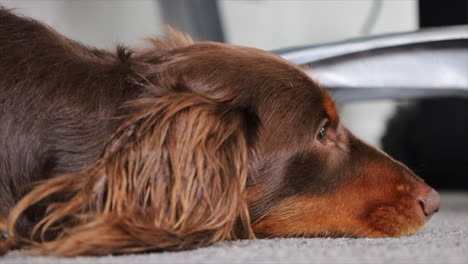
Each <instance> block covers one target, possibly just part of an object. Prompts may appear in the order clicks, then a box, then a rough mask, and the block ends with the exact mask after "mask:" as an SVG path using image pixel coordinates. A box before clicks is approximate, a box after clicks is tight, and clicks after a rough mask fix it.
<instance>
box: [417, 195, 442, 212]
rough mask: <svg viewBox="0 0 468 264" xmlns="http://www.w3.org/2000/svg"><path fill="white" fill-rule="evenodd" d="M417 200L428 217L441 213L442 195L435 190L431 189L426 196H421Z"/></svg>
mask: <svg viewBox="0 0 468 264" xmlns="http://www.w3.org/2000/svg"><path fill="white" fill-rule="evenodd" d="M417 200H418V201H419V204H420V205H421V207H422V209H423V211H424V214H425V215H426V216H431V215H433V214H434V213H436V212H437V211H439V205H440V195H439V194H438V193H437V192H436V191H435V190H434V189H432V188H430V189H429V191H427V192H426V193H425V194H424V195H420V196H419V197H418V198H417Z"/></svg>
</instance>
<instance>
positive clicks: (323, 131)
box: [317, 125, 327, 140]
mask: <svg viewBox="0 0 468 264" xmlns="http://www.w3.org/2000/svg"><path fill="white" fill-rule="evenodd" d="M326 136H327V126H326V125H325V126H323V127H322V128H320V130H319V132H318V134H317V138H318V139H320V140H323V139H325V137H326Z"/></svg>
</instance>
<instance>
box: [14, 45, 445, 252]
mask: <svg viewBox="0 0 468 264" xmlns="http://www.w3.org/2000/svg"><path fill="white" fill-rule="evenodd" d="M155 45H156V47H157V48H155V49H153V50H150V51H146V52H141V53H139V54H137V55H136V56H135V57H134V58H125V60H126V63H131V64H132V67H133V68H134V69H135V72H136V73H137V74H135V75H134V76H133V81H134V82H135V83H136V84H138V85H141V86H144V88H143V89H144V90H145V91H144V92H143V93H142V96H141V98H138V99H136V100H134V101H131V102H129V103H128V104H127V108H128V109H130V110H129V111H128V113H129V114H128V117H127V119H126V121H125V122H123V124H122V126H121V127H120V128H119V130H118V131H117V132H116V133H115V134H114V136H113V138H112V139H111V140H110V142H109V144H108V146H107V148H106V150H105V152H104V154H103V156H102V157H101V158H100V159H99V160H98V161H96V162H95V163H93V164H91V165H90V166H89V167H88V168H87V169H85V170H84V171H82V172H80V173H77V174H71V175H66V176H62V177H58V178H55V179H52V180H49V181H47V182H45V183H43V184H42V185H39V186H38V187H37V188H36V189H35V190H33V192H31V193H30V194H29V195H28V196H26V198H24V199H23V200H22V201H21V202H20V203H19V205H18V207H17V209H16V210H15V211H14V212H13V214H12V216H11V219H12V222H13V223H14V222H15V219H17V217H18V216H19V215H20V214H21V212H22V211H23V210H24V209H25V208H27V207H28V206H30V205H31V204H34V203H37V202H38V201H40V200H42V199H44V198H45V197H48V196H51V195H57V194H63V193H66V195H65V196H64V197H65V198H62V199H61V200H62V202H61V203H56V204H53V205H52V206H51V207H50V209H49V211H48V213H47V215H46V216H45V218H44V219H43V220H42V221H41V222H39V223H38V225H37V226H36V230H40V231H43V233H47V232H48V231H49V230H55V231H54V232H57V231H56V230H62V232H59V235H58V236H57V235H54V236H53V238H52V239H51V240H49V241H48V242H46V243H43V245H45V246H44V247H43V249H45V250H46V251H49V252H51V253H54V254H59V255H76V254H103V253H109V252H128V251H135V250H147V249H181V248H189V247H194V246H198V245H205V244H208V243H211V242H213V241H218V240H222V239H231V238H234V237H236V234H239V233H243V234H244V235H245V234H247V236H248V235H249V234H250V236H252V234H253V233H255V234H257V235H259V236H268V237H277V236H281V237H291V236H307V237H314V236H353V237H389V236H402V235H407V234H411V233H414V232H416V231H418V230H419V229H420V228H421V227H422V226H423V225H424V224H425V223H426V221H427V220H428V219H429V218H430V216H431V215H432V214H433V213H434V212H435V211H436V209H437V208H438V204H439V197H438V195H437V193H436V192H435V191H434V190H433V189H431V188H430V187H429V186H427V185H426V184H425V183H424V182H423V180H421V179H420V178H418V177H417V176H416V175H414V174H413V173H412V172H411V171H410V170H409V169H408V168H407V167H406V166H404V165H403V164H401V163H399V162H397V161H395V160H393V159H392V158H390V157H389V156H388V155H386V154H385V153H383V152H382V151H380V150H378V149H376V148H374V147H371V146H369V145H367V144H366V143H364V142H362V141H361V140H360V139H358V138H356V137H355V136H353V135H352V134H351V133H350V132H349V131H348V130H347V129H346V128H345V127H344V126H343V124H342V123H341V121H340V118H339V115H338V110H337V108H336V106H335V103H334V102H333V100H332V98H331V97H330V95H329V94H328V93H327V91H326V90H325V89H324V88H323V87H320V85H319V84H317V83H316V82H314V81H313V80H312V79H311V78H310V76H309V75H308V74H307V73H306V72H305V71H304V70H303V69H301V68H299V67H298V66H296V65H293V64H291V63H289V62H287V61H285V60H283V59H282V58H280V57H278V56H276V55H274V54H271V53H268V52H265V51H261V50H257V49H253V48H245V47H239V46H232V45H226V44H219V43H209V42H201V43H194V44H193V43H190V42H188V41H186V40H183V39H182V40H181V38H174V37H173V38H171V39H169V40H164V41H155ZM124 57H125V56H124ZM64 199H65V200H67V202H65V203H64V202H63V200H64ZM90 236H93V239H92V241H89V240H87V238H89V237H90ZM46 240H47V239H46ZM86 243H87V245H88V246H83V245H84V244H86ZM77 244H80V245H81V246H80V248H79V249H76V245H77ZM73 246H75V248H74V249H72V248H73Z"/></svg>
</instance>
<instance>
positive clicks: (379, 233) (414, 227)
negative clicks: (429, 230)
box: [355, 201, 430, 238]
mask: <svg viewBox="0 0 468 264" xmlns="http://www.w3.org/2000/svg"><path fill="white" fill-rule="evenodd" d="M429 219H430V216H429V217H427V216H425V215H424V212H423V211H422V209H421V208H420V206H419V205H417V204H415V203H414V202H412V201H400V202H399V203H396V204H387V205H378V206H376V207H375V208H373V209H372V210H371V211H370V212H369V214H368V215H367V222H368V226H369V230H367V231H366V230H363V232H356V233H355V235H356V236H357V237H372V238H379V237H401V236H408V235H411V234H414V233H416V232H418V231H419V230H421V229H422V228H423V227H424V225H425V224H426V223H427V222H428V220H429Z"/></svg>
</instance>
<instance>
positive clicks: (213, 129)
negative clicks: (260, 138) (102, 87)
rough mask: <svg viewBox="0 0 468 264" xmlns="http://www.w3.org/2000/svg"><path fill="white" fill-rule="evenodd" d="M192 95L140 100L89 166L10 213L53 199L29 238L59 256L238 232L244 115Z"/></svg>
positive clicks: (166, 246) (243, 209)
mask: <svg viewBox="0 0 468 264" xmlns="http://www.w3.org/2000/svg"><path fill="white" fill-rule="evenodd" d="M219 104H220V103H216V102H214V101H212V100H210V99H207V98H204V97H202V96H199V95H195V94H193V93H172V94H168V95H165V96H162V97H158V98H156V97H154V96H145V97H143V98H141V99H138V100H135V101H133V102H131V103H130V107H131V108H133V109H134V110H135V111H134V113H136V114H133V115H132V116H131V117H130V118H127V121H126V122H124V123H123V125H122V126H121V127H120V128H119V129H118V130H117V132H116V133H115V134H114V136H113V138H112V139H111V141H110V142H109V144H108V146H107V147H106V149H105V152H104V154H103V155H102V157H101V158H100V159H98V160H97V161H95V162H94V163H93V164H91V165H90V166H89V167H88V168H86V169H85V170H83V171H81V172H79V173H76V174H69V175H64V176H60V177H56V178H52V179H49V180H46V181H44V182H42V183H41V184H39V185H38V186H37V187H36V188H35V189H33V191H32V192H30V193H29V194H28V195H27V196H25V197H24V198H23V199H22V200H21V201H20V202H19V203H18V204H17V206H16V208H15V209H14V210H13V211H12V213H11V214H10V219H9V223H10V225H9V232H10V234H13V235H14V236H15V237H16V238H17V239H18V240H23V241H24V239H25V238H21V237H20V235H19V234H16V235H15V223H16V222H17V220H18V218H19V217H20V216H21V215H22V214H23V213H24V212H25V210H27V208H29V207H31V206H32V205H34V204H37V203H39V202H40V201H42V200H44V199H50V198H51V197H60V200H59V201H60V202H55V203H53V204H51V205H50V206H49V207H48V209H47V212H46V214H45V216H44V218H43V219H42V220H41V221H40V222H38V223H37V224H36V226H35V227H34V229H33V234H32V235H31V239H30V240H29V239H28V242H29V243H31V244H32V246H33V247H35V248H39V249H40V250H41V253H43V254H48V255H58V256H76V255H103V254H109V253H124V252H137V251H146V250H179V249H188V248H194V247H199V246H204V245H208V244H211V243H213V242H215V241H220V240H225V239H234V238H236V234H235V226H237V224H238V223H239V220H240V223H242V224H243V227H244V230H245V232H246V234H247V235H248V236H250V237H253V233H252V231H251V228H250V218H249V214H248V209H247V205H246V201H245V200H246V199H245V198H246V197H244V195H245V192H244V191H245V185H246V178H247V154H248V150H247V142H246V135H245V134H246V128H245V120H244V117H243V114H242V113H241V112H240V111H235V110H232V111H229V112H222V111H220V109H221V108H220V107H219V106H220V105H219Z"/></svg>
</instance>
